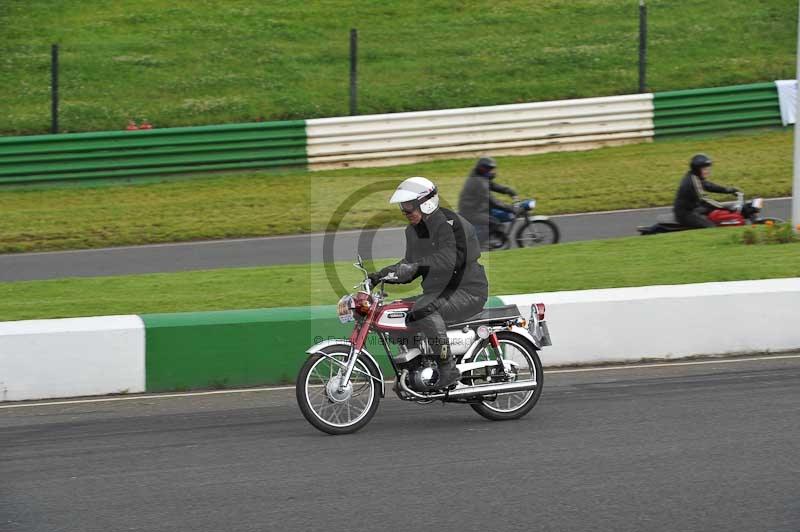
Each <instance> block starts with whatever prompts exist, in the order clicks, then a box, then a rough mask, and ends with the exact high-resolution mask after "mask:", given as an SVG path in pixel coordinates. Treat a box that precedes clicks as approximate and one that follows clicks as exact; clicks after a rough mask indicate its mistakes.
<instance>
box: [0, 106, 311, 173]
mask: <svg viewBox="0 0 800 532" xmlns="http://www.w3.org/2000/svg"><path fill="white" fill-rule="evenodd" d="M305 165H306V134H305V121H303V120H296V121H283V122H257V123H251V124H232V125H223V126H199V127H177V128H165V129H151V130H139V131H107V132H97V133H73V134H59V135H34V136H23V137H7V138H2V137H0V184H7V183H23V182H38V181H61V180H84V179H98V178H103V179H104V178H114V177H135V176H147V175H165V174H176V173H194V172H206V171H213V170H230V169H244V168H269V167H305Z"/></svg>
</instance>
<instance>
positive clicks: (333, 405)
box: [295, 345, 381, 434]
mask: <svg viewBox="0 0 800 532" xmlns="http://www.w3.org/2000/svg"><path fill="white" fill-rule="evenodd" d="M323 352H325V354H327V355H328V356H323V355H321V354H315V355H312V356H310V357H309V358H308V360H306V362H305V364H303V367H302V368H301V369H300V374H299V375H298V376H297V384H296V386H295V393H296V395H297V404H298V405H299V406H300V411H301V412H302V413H303V416H304V417H305V418H306V419H307V420H308V422H309V423H311V424H312V425H313V426H314V427H316V428H318V429H319V430H321V431H322V432H327V433H328V434H350V433H352V432H356V431H357V430H359V429H361V428H363V427H364V425H366V424H367V423H369V421H370V419H372V416H374V415H375V412H376V411H377V410H378V403H379V402H380V394H381V391H380V388H379V387H380V386H381V384H380V383H379V382H378V381H379V380H380V375H381V374H380V371H378V368H376V367H375V364H374V363H373V362H372V360H370V359H369V358H367V357H359V359H358V360H357V361H356V365H355V366H354V368H353V373H352V375H351V377H350V383H349V384H348V385H347V387H346V388H345V390H344V391H341V392H340V391H339V390H338V382H337V378H341V376H342V374H343V373H344V371H345V368H344V364H346V362H347V357H348V356H349V354H350V348H349V346H346V345H332V346H328V347H326V348H324V349H323ZM331 359H334V360H331ZM336 361H338V362H339V363H341V364H339V363H337V362H336ZM373 377H375V378H373Z"/></svg>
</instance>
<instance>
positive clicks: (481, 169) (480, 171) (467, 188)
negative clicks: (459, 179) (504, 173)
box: [458, 157, 517, 247]
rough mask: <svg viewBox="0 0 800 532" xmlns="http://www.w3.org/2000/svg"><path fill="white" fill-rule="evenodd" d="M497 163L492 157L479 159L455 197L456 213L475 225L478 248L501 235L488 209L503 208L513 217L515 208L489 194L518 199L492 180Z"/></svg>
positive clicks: (513, 193) (514, 194)
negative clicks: (459, 192)
mask: <svg viewBox="0 0 800 532" xmlns="http://www.w3.org/2000/svg"><path fill="white" fill-rule="evenodd" d="M496 169H497V162H495V160H494V159H493V158H492V157H481V158H480V159H478V162H477V163H476V164H475V167H474V168H473V169H472V171H471V172H470V174H469V176H468V177H467V180H466V181H465V182H464V187H463V188H462V189H461V194H460V195H459V197H458V212H459V214H461V216H463V217H464V218H466V219H467V220H468V221H469V222H470V223H471V224H472V225H474V226H475V231H476V232H477V234H478V240H479V241H480V243H481V246H484V247H485V246H486V245H487V244H488V242H489V240H490V238H491V237H492V236H495V235H500V236H501V238H502V229H501V224H499V223H497V221H495V220H494V219H493V217H492V214H491V209H502V210H504V211H507V212H511V213H514V214H516V213H517V208H516V207H514V206H513V205H508V204H506V203H503V202H502V201H499V200H498V199H497V198H495V197H494V196H493V195H492V192H498V193H500V194H507V195H509V196H512V198H513V199H515V200H516V199H517V192H516V191H515V190H514V189H513V188H511V187H507V186H504V185H501V184H499V183H496V182H495V181H494V178H495V176H496V175H497V173H496Z"/></svg>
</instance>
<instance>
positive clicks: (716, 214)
mask: <svg viewBox="0 0 800 532" xmlns="http://www.w3.org/2000/svg"><path fill="white" fill-rule="evenodd" d="M763 208H764V200H763V199H762V198H753V199H751V200H749V201H745V200H744V193H743V192H737V193H736V201H734V202H733V203H732V204H731V205H730V206H729V207H728V208H727V209H714V210H712V211H711V212H709V213H708V215H707V216H708V219H709V220H711V221H712V222H713V223H714V225H717V226H719V227H725V226H729V225H732V226H739V225H746V224H753V225H756V224H764V223H767V222H773V223H776V224H778V223H783V220H782V219H780V218H774V217H769V216H761V209H763ZM688 229H696V228H694V227H686V226H685V225H681V224H680V223H678V221H677V220H676V219H675V216H674V214H672V213H670V214H662V215H660V216H658V217H657V218H656V223H655V224H653V225H640V226H639V227H637V228H636V230H637V231H639V233H640V234H642V235H654V234H658V233H673V232H675V231H686V230H688Z"/></svg>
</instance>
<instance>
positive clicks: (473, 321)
mask: <svg viewBox="0 0 800 532" xmlns="http://www.w3.org/2000/svg"><path fill="white" fill-rule="evenodd" d="M519 317H520V313H519V309H518V308H517V306H516V305H506V306H504V307H494V308H485V309H483V310H482V311H480V312H479V313H477V314H475V315H474V316H471V317H470V318H468V319H466V320H459V321H453V322H447V323H446V324H447V327H448V328H450V329H456V328H460V327H464V326H465V325H482V324H495V323H505V322H507V321H510V320H514V319H517V318H519Z"/></svg>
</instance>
